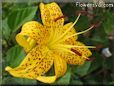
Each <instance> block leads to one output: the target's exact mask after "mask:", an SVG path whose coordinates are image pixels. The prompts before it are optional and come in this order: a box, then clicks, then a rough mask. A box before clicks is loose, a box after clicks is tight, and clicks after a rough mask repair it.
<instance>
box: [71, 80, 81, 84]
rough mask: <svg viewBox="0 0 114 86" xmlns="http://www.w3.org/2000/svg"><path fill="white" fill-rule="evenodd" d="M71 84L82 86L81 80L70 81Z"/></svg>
mask: <svg viewBox="0 0 114 86" xmlns="http://www.w3.org/2000/svg"><path fill="white" fill-rule="evenodd" d="M71 84H73V85H83V82H82V81H81V80H72V81H71Z"/></svg>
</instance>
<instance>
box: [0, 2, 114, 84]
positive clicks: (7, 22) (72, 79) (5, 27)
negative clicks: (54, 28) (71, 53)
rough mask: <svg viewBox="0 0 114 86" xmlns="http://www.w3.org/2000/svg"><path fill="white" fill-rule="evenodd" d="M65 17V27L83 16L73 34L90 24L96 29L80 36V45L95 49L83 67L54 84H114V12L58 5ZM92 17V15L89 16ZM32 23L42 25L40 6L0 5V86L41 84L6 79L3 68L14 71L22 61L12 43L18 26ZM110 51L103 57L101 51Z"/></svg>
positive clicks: (10, 78)
mask: <svg viewBox="0 0 114 86" xmlns="http://www.w3.org/2000/svg"><path fill="white" fill-rule="evenodd" d="M58 4H59V6H60V7H61V9H62V11H63V14H64V15H65V16H66V17H65V23H68V22H71V21H72V22H73V21H74V20H75V19H76V17H77V13H78V12H80V11H83V12H84V13H82V14H83V15H82V16H81V18H80V19H79V21H78V23H77V24H76V25H75V28H76V31H83V30H85V29H87V28H89V26H90V25H91V24H96V25H97V27H96V28H94V29H92V30H91V31H89V32H87V33H85V34H83V35H80V36H79V39H78V40H79V41H82V42H83V43H85V44H87V45H93V46H96V47H97V48H96V49H95V50H93V49H92V50H91V51H92V52H93V55H92V57H91V58H92V59H91V60H90V61H87V62H85V64H84V65H82V66H71V65H69V68H68V70H67V73H66V74H65V75H64V76H63V77H62V78H60V79H58V80H57V81H56V82H55V83H54V84H65V85H71V84H74V85H86V84H94V85H96V84H110V85H111V84H114V8H108V7H107V8H98V7H97V8H95V7H94V8H87V7H85V8H81V7H76V5H75V3H64V2H63V3H58ZM92 14H93V15H92ZM31 20H36V21H39V22H41V19H40V11H39V2H35V3H32V2H25V3H13V2H10V3H9V2H3V3H2V48H3V51H2V66H3V67H2V81H0V83H2V84H3V85H12V84H14V85H15V84H17V85H37V84H44V83H41V82H38V81H36V80H29V79H22V78H15V77H12V76H11V75H9V74H8V73H7V72H6V71H5V70H4V68H5V67H6V66H7V65H9V66H11V67H16V66H17V65H18V64H19V63H20V62H21V61H22V60H23V58H24V56H25V52H24V51H23V48H22V47H20V46H19V45H18V44H17V43H16V40H15V36H16V34H17V33H19V32H20V29H21V26H22V25H23V24H24V23H25V22H27V21H31ZM106 48H109V51H110V52H111V54H112V55H111V56H109V57H106V56H105V55H103V54H102V51H103V50H104V49H106Z"/></svg>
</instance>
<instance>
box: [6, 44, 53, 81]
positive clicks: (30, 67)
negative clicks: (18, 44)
mask: <svg viewBox="0 0 114 86" xmlns="http://www.w3.org/2000/svg"><path fill="white" fill-rule="evenodd" d="M52 64H53V59H52V54H51V53H50V51H49V50H48V48H46V47H45V46H37V47H35V48H33V49H32V50H31V51H30V52H29V53H28V55H27V56H26V57H25V59H24V60H23V61H22V62H21V64H20V65H19V66H18V67H16V68H10V67H6V71H8V72H9V73H10V74H11V75H13V76H15V77H23V78H29V79H36V78H37V77H38V76H41V75H43V74H44V73H45V72H47V71H48V70H49V69H50V68H51V66H52Z"/></svg>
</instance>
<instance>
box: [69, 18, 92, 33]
mask: <svg viewBox="0 0 114 86" xmlns="http://www.w3.org/2000/svg"><path fill="white" fill-rule="evenodd" d="M75 19H76V18H72V19H70V21H72V22H74V21H75ZM89 26H90V21H89V19H88V17H86V16H81V17H80V18H79V20H78V22H77V23H76V25H75V29H76V31H83V30H86V29H87V28H89Z"/></svg>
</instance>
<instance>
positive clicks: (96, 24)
mask: <svg viewBox="0 0 114 86" xmlns="http://www.w3.org/2000/svg"><path fill="white" fill-rule="evenodd" d="M101 23H102V22H96V23H94V24H91V26H92V25H93V26H94V27H95V28H96V27H99V26H100V25H101Z"/></svg>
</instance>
